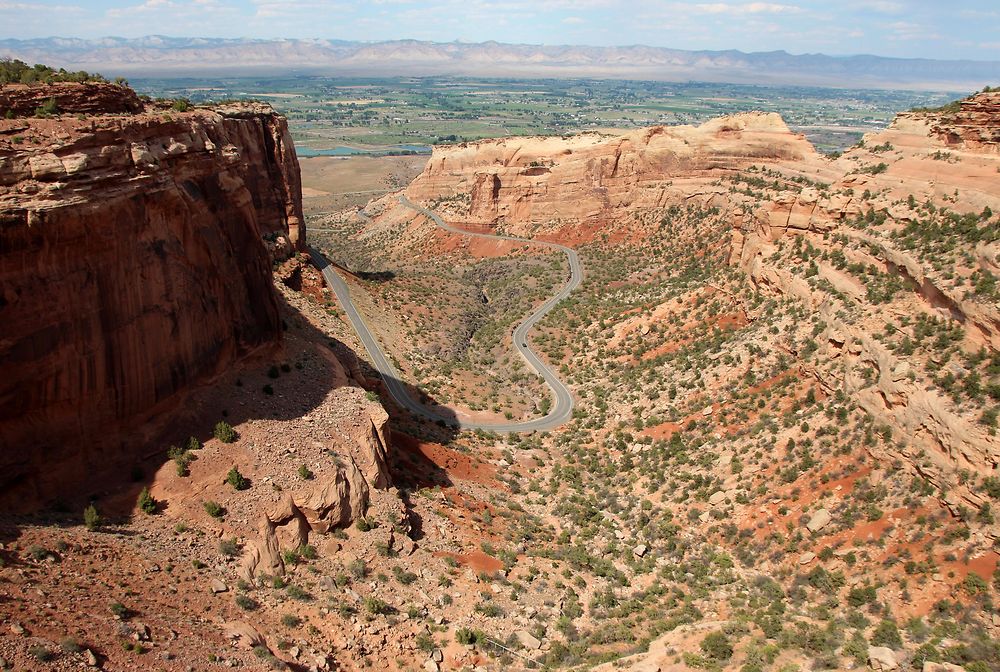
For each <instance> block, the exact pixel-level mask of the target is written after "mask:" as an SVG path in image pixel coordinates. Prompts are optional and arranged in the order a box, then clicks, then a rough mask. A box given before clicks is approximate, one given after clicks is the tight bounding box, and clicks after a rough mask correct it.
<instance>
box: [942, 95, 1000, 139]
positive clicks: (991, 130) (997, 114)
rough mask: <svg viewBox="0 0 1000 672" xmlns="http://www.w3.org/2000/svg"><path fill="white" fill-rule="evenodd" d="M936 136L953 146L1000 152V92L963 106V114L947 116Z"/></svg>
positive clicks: (980, 96) (961, 109) (960, 105)
mask: <svg viewBox="0 0 1000 672" xmlns="http://www.w3.org/2000/svg"><path fill="white" fill-rule="evenodd" d="M933 128H934V132H935V133H936V134H937V135H938V137H939V138H940V139H942V140H944V141H945V142H946V143H947V144H949V145H957V146H974V147H977V148H989V149H991V150H992V151H994V152H995V151H998V148H1000V92H997V91H993V92H989V93H981V94H979V95H976V96H973V97H972V98H969V99H967V100H963V101H961V102H960V103H959V110H958V112H955V113H953V114H946V115H943V118H942V119H941V120H940V121H938V122H937V123H935V124H934V127H933Z"/></svg>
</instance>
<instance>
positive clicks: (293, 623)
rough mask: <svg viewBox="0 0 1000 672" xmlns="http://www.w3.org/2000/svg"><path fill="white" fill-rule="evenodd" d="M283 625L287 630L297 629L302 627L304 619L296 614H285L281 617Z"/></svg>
mask: <svg viewBox="0 0 1000 672" xmlns="http://www.w3.org/2000/svg"><path fill="white" fill-rule="evenodd" d="M281 624H282V625H283V626H285V627H286V628H297V627H299V626H300V625H302V619H301V618H299V617H298V616H296V615H295V614H284V615H283V616H282V617H281Z"/></svg>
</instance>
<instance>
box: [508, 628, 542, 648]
mask: <svg viewBox="0 0 1000 672" xmlns="http://www.w3.org/2000/svg"><path fill="white" fill-rule="evenodd" d="M514 636H515V637H516V638H517V641H519V642H520V643H521V646H523V647H524V648H526V649H530V650H532V651H537V650H538V649H540V648H542V641H541V640H540V639H538V638H537V637H535V636H534V635H533V634H531V633H530V632H528V631H527V630H518V631H517V632H515V633H514Z"/></svg>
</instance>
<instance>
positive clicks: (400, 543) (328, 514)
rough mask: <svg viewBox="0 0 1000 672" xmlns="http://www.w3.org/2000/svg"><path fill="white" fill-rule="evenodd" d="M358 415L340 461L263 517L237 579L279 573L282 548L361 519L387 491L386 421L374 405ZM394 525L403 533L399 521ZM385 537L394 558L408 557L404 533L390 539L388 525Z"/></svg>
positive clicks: (409, 547)
mask: <svg viewBox="0 0 1000 672" xmlns="http://www.w3.org/2000/svg"><path fill="white" fill-rule="evenodd" d="M362 415H363V416H364V417H363V418H361V419H360V420H359V421H358V422H357V423H355V424H354V425H348V426H353V427H359V426H360V427H361V430H360V431H352V432H350V433H349V434H348V440H349V441H351V444H350V445H349V446H348V447H346V448H344V450H345V451H346V452H347V453H348V455H347V456H346V458H345V459H344V460H342V461H341V462H339V463H338V464H337V465H336V466H334V467H333V468H332V469H331V470H330V471H329V472H328V475H326V476H323V477H320V478H317V479H316V480H314V481H307V482H306V483H307V484H306V485H303V486H301V488H302V489H300V490H296V491H293V492H289V493H286V494H285V496H284V497H283V498H282V499H281V500H279V501H278V503H277V504H275V505H274V506H272V507H271V509H269V510H268V511H266V512H265V513H264V515H263V516H262V518H261V521H260V524H259V527H258V531H259V536H258V538H257V539H256V540H254V541H252V542H251V543H250V544H248V545H247V549H246V552H245V553H244V556H243V559H242V561H241V563H240V573H241V575H242V576H243V578H245V579H247V580H250V581H252V580H253V579H254V578H255V577H257V576H259V575H260V574H278V575H280V574H283V573H284V571H285V564H284V560H283V558H282V555H281V549H282V547H285V548H292V549H294V548H298V547H300V546H302V545H304V544H307V543H309V535H310V534H312V533H318V534H326V533H328V532H330V531H331V530H334V529H337V528H344V527H348V526H350V525H351V524H353V523H354V521H356V520H357V519H358V518H360V517H362V516H364V515H365V514H366V512H367V510H368V506H369V501H370V499H371V493H372V491H373V490H385V489H386V488H388V487H389V475H388V474H389V470H388V465H387V464H386V454H387V450H388V445H387V444H386V443H385V441H386V438H385V437H386V434H387V429H386V428H387V424H388V420H389V416H388V415H387V414H386V413H385V411H384V410H383V409H382V408H381V407H380V406H369V407H366V408H365V409H363V410H362ZM331 459H332V458H331ZM356 460H358V461H360V462H361V463H362V464H364V465H365V466H366V472H363V471H362V470H361V469H359V468H358V465H357V463H356ZM376 484H378V485H376ZM393 499H394V498H393ZM397 524H399V525H400V526H401V528H402V529H404V530H407V529H408V527H407V525H408V523H406V522H405V521H402V520H400V521H398V522H397ZM386 534H387V541H386V543H387V545H388V546H389V547H390V548H392V549H393V550H395V551H396V552H398V553H399V554H400V555H409V554H411V553H412V552H413V548H414V546H413V542H412V540H410V539H409V537H407V536H406V535H405V534H399V535H396V533H395V531H394V526H389V527H387V528H386Z"/></svg>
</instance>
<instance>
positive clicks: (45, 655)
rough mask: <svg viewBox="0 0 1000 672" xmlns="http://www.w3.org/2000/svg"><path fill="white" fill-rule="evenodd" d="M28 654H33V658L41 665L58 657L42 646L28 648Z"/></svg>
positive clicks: (35, 645) (36, 645)
mask: <svg viewBox="0 0 1000 672" xmlns="http://www.w3.org/2000/svg"><path fill="white" fill-rule="evenodd" d="M28 653H29V654H31V657H32V658H34V659H35V660H37V661H38V662H40V663H47V662H49V661H50V660H52V659H53V658H55V657H56V654H54V653H52V652H51V651H49V650H48V649H47V648H45V647H44V646H42V645H41V644H34V645H32V646H30V647H28Z"/></svg>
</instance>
